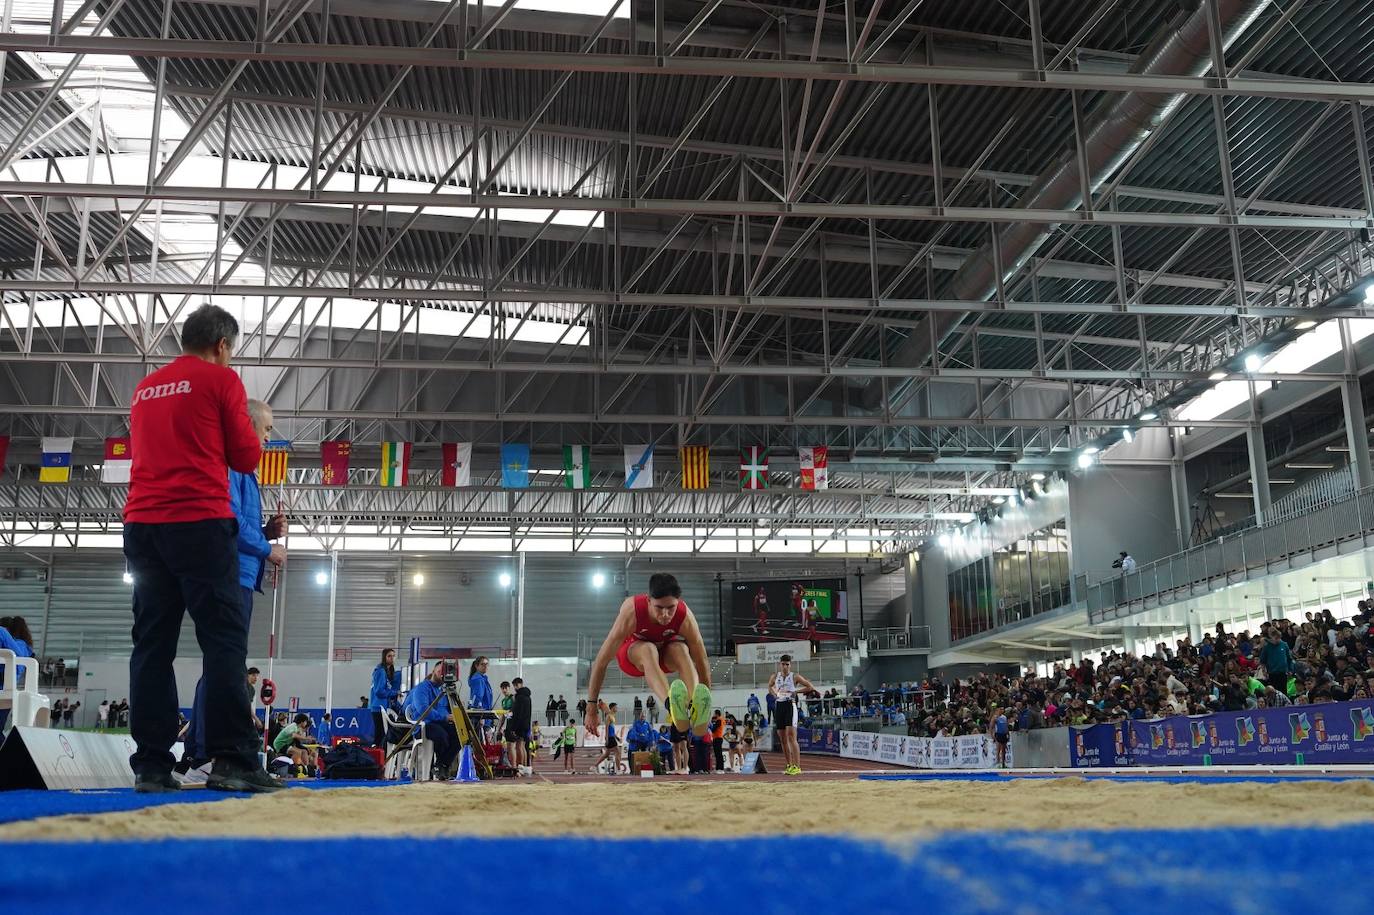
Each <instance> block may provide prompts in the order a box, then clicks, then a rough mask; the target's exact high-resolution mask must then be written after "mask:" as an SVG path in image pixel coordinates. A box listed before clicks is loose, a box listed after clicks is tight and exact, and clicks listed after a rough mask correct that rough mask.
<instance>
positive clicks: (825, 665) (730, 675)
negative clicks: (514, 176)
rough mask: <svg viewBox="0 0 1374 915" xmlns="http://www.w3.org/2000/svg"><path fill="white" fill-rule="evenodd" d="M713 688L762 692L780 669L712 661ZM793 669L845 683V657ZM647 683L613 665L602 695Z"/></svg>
mask: <svg viewBox="0 0 1374 915" xmlns="http://www.w3.org/2000/svg"><path fill="white" fill-rule="evenodd" d="M710 660H711V685H712V686H713V687H715V688H717V689H720V688H730V687H741V688H749V689H754V688H760V687H764V686H767V685H768V678H769V677H770V676H772V675H773V673H774V672H776V671H777V669H778V665H776V664H773V663H768V664H741V663H739V662H738V661H736V660H735V659H734V658H728V657H727V658H711V659H710ZM589 669H590V664H579V665H578V670H577V685H578V686H579V687H584V686H586V685H587V676H588V673H589ZM792 669H793V670H794V671H796V672H797V673H799V674H801V675H802V676H803V677H805V678H806V679H808V680H810V681H811V682H812V683H815V684H817V685H819V684H826V685H835V684H839V683H843V682H844V657H843V656H842V655H838V654H837V655H825V656H817V657H814V658H812V659H811V660H809V661H798V662H797V663H796V664H794V665H793V666H792ZM644 688H645V687H644V681H643V679H641V678H639V677H627V676H625V674H624V673H623V672H622V671H621V670H620V668H619V667H617V666H616V665H615V664H614V663H612V664H611V665H610V667H608V668H607V669H606V679H605V680H604V681H603V683H602V687H601V689H602V691H603V692H626V691H633V690H640V691H643V690H644Z"/></svg>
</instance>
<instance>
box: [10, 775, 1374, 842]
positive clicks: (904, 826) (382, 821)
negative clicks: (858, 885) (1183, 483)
mask: <svg viewBox="0 0 1374 915" xmlns="http://www.w3.org/2000/svg"><path fill="white" fill-rule="evenodd" d="M691 810H695V811H697V814H692V815H684V812H685V811H691ZM706 812H709V815H705V813H706ZM1371 820H1374V783H1371V782H1368V781H1349V782H1299V783H1295V784H1287V785H1284V786H1282V788H1278V787H1276V786H1274V785H1269V784H1259V783H1227V784H1163V783H1145V784H1131V783H1122V782H1106V781H1085V780H1083V779H1080V778H1062V779H1046V780H1020V781H1009V782H1005V783H1003V782H926V781H920V782H916V781H913V782H874V781H857V780H856V781H816V782H812V783H807V782H805V781H797V782H783V783H773V784H768V783H755V784H748V783H742V782H735V783H729V784H712V783H701V782H695V783H676V784H675V783H672V782H658V783H655V784H652V785H639V784H634V785H631V784H625V783H618V784H575V785H555V784H548V783H543V784H541V783H537V782H536V783H522V784H516V783H502V784H482V785H445V784H428V785H405V786H397V787H393V788H352V789H339V790H323V791H304V790H299V791H287V792H283V793H281V794H277V795H273V796H270V797H255V798H231V799H227V800H224V801H220V802H216V803H204V804H178V805H170V806H163V807H151V808H147V809H144V810H138V811H133V812H127V813H109V814H100V815H93V816H90V815H80V816H64V817H50V818H46V819H41V820H34V821H30V822H23V823H12V824H9V825H8V826H6V828H5V830H4V833H3V835H2V836H0V844H3V841H5V840H11V841H17V840H34V839H57V840H83V839H85V840H90V839H123V838H159V837H180V836H202V837H226V836H229V837H250V836H260V837H297V838H305V837H323V836H350V835H371V836H416V835H453V836H550V835H577V836H599V837H632V836H660V837H662V836H702V837H726V836H750V835H773V834H776V833H777V830H778V828H779V824H784V823H785V824H786V825H787V827H788V828H789V829H791V830H795V831H797V832H801V833H827V834H839V833H847V834H851V835H855V836H861V837H869V838H885V839H891V838H898V837H907V836H911V837H918V836H922V835H929V834H934V833H939V832H944V831H951V830H975V829H976V830H983V829H1023V830H1035V829H1072V828H1082V827H1093V828H1100V829H1120V828H1150V827H1154V828H1170V827H1203V826H1229V825H1265V826H1276V825H1288V824H1291V825H1302V826H1314V825H1328V824H1334V823H1349V822H1358V821H1371Z"/></svg>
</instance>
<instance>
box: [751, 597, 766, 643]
mask: <svg viewBox="0 0 1374 915" xmlns="http://www.w3.org/2000/svg"><path fill="white" fill-rule="evenodd" d="M754 615H755V616H757V617H758V622H757V623H755V624H754V631H755V632H757V633H758V634H759V635H767V634H768V592H767V591H766V590H764V589H763V588H762V587H760V588H759V593H757V594H755V595H754Z"/></svg>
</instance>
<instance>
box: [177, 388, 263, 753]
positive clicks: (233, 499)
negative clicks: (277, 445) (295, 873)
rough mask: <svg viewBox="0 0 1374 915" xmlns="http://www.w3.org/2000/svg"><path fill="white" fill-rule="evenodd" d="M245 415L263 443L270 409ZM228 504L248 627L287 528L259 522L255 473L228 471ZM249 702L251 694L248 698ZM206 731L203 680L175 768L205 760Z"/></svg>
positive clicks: (257, 404)
mask: <svg viewBox="0 0 1374 915" xmlns="http://www.w3.org/2000/svg"><path fill="white" fill-rule="evenodd" d="M248 416H249V418H250V419H251V420H252V422H253V431H254V432H255V433H256V434H257V436H258V437H259V438H260V439H262V440H263V441H264V442H266V441H268V440H269V439H270V438H271V434H272V408H271V407H269V406H268V405H267V404H265V403H263V402H262V401H261V400H250V401H248ZM229 507H230V508H231V509H232V510H233V512H234V518H235V520H237V521H238V528H239V533H238V551H239V588H240V590H241V591H242V610H243V620H244V625H245V626H248V625H249V622H250V620H251V618H252V616H253V592H255V591H257V592H261V591H262V579H263V575H264V573H265V572H266V571H267V565H268V564H269V563H270V564H272V565H275V566H280V565H281V564H282V563H284V562H286V547H284V546H281V545H280V544H276V543H271V542H270V541H272V540H276V539H277V538H278V537H280V536H281V535H282V534H283V532H284V531H285V528H286V519H285V518H284V517H282V516H281V515H274V516H273V517H272V518H271V520H269V521H268V522H267V524H266V525H263V523H262V493H261V492H260V491H259V489H258V475H257V474H256V473H239V472H238V471H236V470H231V471H229ZM249 705H250V707H251V705H252V697H251V696H250V697H249ZM204 733H205V683H204V681H203V680H201V681H198V682H197V683H196V698H195V702H194V704H193V705H192V706H191V724H190V727H189V728H187V730H186V737H185V752H184V753H183V754H182V761H181V764H180V765H179V766H177V770H178V771H180V772H185V771H187V769H189V768H191V767H193V766H198V765H201V764H202V763H203V762H204V761H206V751H205V747H204V745H203V744H202V743H201V738H202V735H203V734H204Z"/></svg>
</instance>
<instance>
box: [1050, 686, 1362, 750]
mask: <svg viewBox="0 0 1374 915" xmlns="http://www.w3.org/2000/svg"><path fill="white" fill-rule="evenodd" d="M1098 727H1105V725H1099V726H1098ZM1129 728H1130V731H1129V733H1130V737H1129V744H1130V746H1129V747H1128V751H1129V754H1130V756H1131V758H1132V759H1133V760H1134V762H1135V763H1136V764H1138V765H1153V766H1211V765H1217V766H1221V765H1291V764H1299V765H1301V764H1306V765H1320V764H1327V763H1336V764H1340V763H1374V701H1371V700H1363V701H1357V702H1328V703H1324V704H1321V705H1303V706H1289V707H1287V708H1275V709H1247V710H1245V711H1241V712H1218V713H1216V714H1214V715H1200V716H1197V717H1188V716H1185V715H1176V716H1173V717H1169V718H1162V719H1159V720H1156V721H1132V722H1130V723H1129ZM1074 743H1075V744H1076V743H1077V741H1076V740H1075V741H1074ZM1074 752H1075V747H1073V746H1071V747H1070V754H1073V753H1074ZM1075 765H1078V763H1075Z"/></svg>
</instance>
